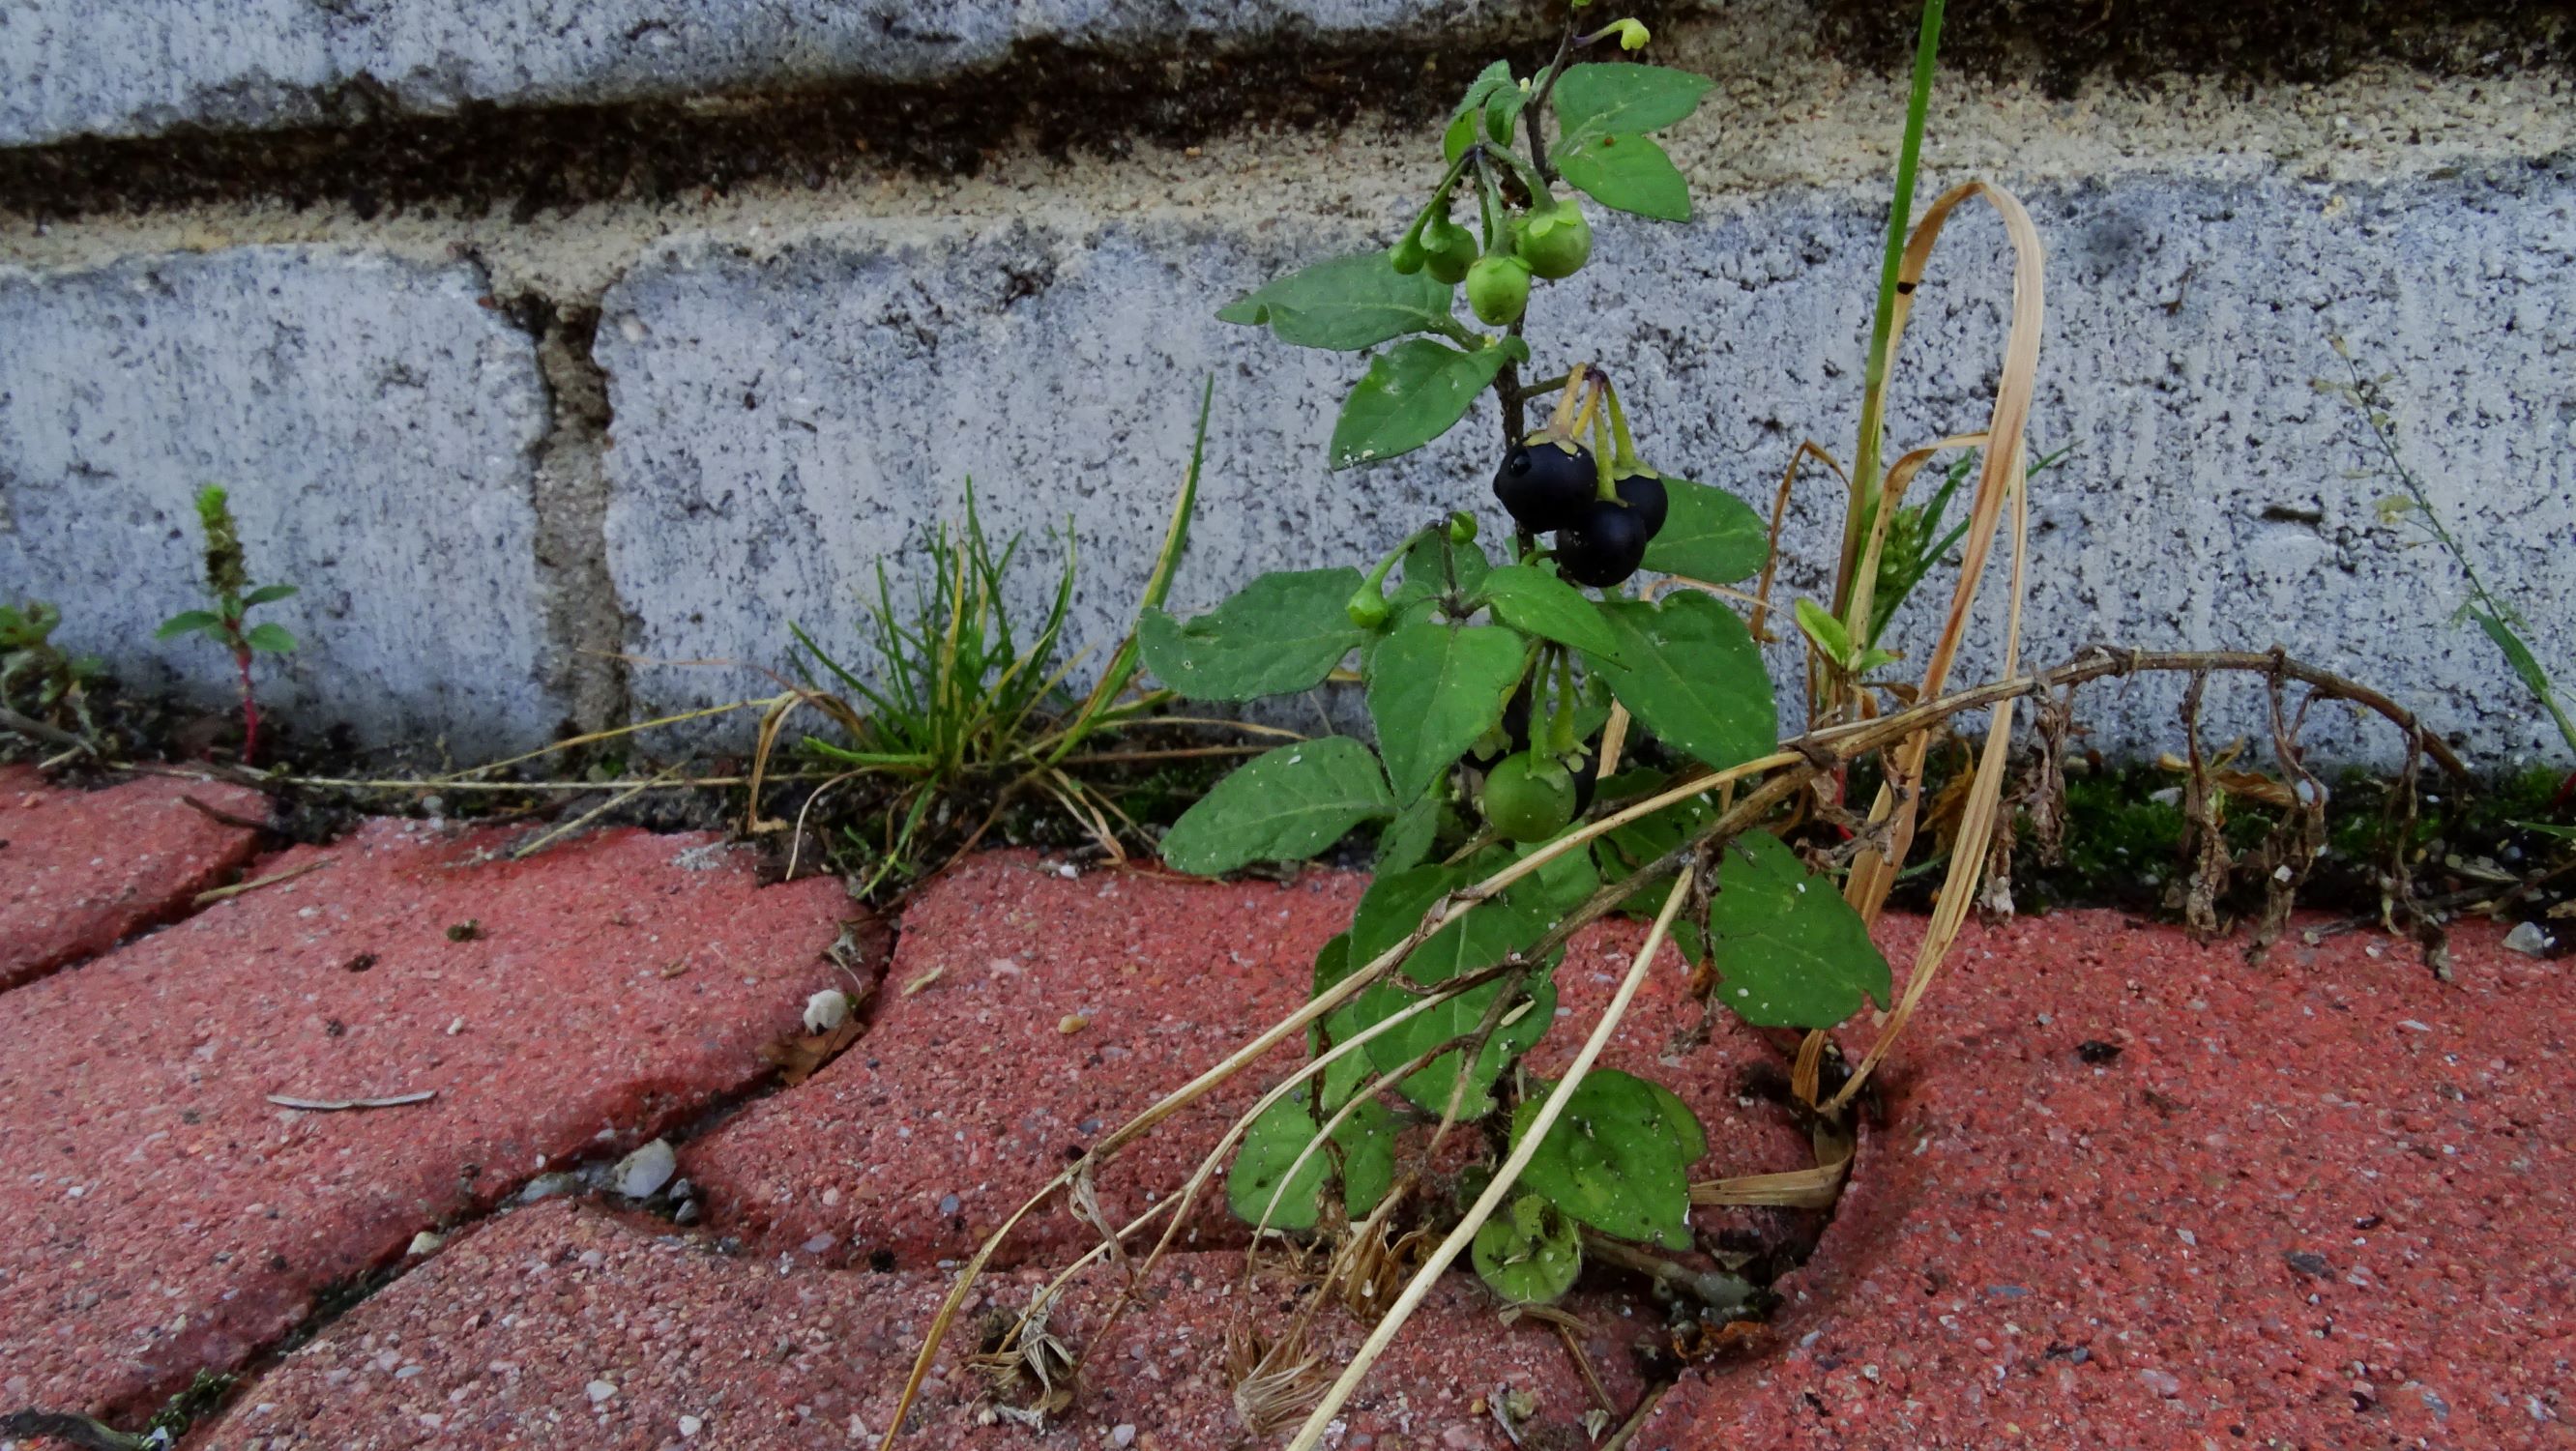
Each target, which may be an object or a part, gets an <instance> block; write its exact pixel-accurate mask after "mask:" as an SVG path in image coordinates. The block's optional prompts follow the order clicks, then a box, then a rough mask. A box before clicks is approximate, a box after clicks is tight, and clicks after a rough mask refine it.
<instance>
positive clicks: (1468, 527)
mask: <svg viewBox="0 0 2576 1451" xmlns="http://www.w3.org/2000/svg"><path fill="white" fill-rule="evenodd" d="M1449 542H1450V543H1452V544H1473V543H1474V542H1476V516H1475V515H1473V514H1470V513H1468V512H1467V511H1466V510H1464V509H1459V510H1456V511H1454V512H1452V513H1451V514H1450V516H1449Z"/></svg>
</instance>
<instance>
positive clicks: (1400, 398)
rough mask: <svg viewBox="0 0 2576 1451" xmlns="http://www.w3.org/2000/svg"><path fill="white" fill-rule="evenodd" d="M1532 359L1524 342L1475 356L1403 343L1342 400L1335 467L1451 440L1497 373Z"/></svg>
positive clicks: (1418, 341) (1442, 346)
mask: <svg viewBox="0 0 2576 1451" xmlns="http://www.w3.org/2000/svg"><path fill="white" fill-rule="evenodd" d="M1528 356H1529V345H1528V344H1526V343H1523V342H1522V341H1521V340H1520V339H1518V338H1505V339H1503V340H1502V341H1501V342H1499V343H1496V344H1494V345H1492V346H1488V347H1479V348H1476V349H1474V350H1472V351H1470V350H1468V349H1464V348H1456V347H1452V346H1450V345H1449V344H1447V343H1444V342H1439V341H1437V340H1434V339H1431V338H1413V339H1409V340H1407V341H1405V342H1400V343H1397V344H1396V345H1395V346H1394V347H1391V348H1389V349H1387V350H1386V351H1385V352H1382V353H1380V354H1378V355H1377V357H1376V358H1375V359H1373V360H1372V361H1371V362H1370V363H1369V370H1368V372H1367V374H1366V375H1364V376H1363V377H1361V379H1360V381H1359V385H1358V386H1357V387H1354V388H1353V389H1351V394H1350V396H1349V397H1348V398H1346V399H1344V400H1342V415H1341V417H1340V418H1338V419H1336V420H1335V421H1334V423H1333V443H1332V449H1331V453H1330V458H1331V462H1332V466H1333V467H1334V468H1337V469H1347V468H1353V467H1356V466H1358V465H1361V464H1375V463H1384V462H1386V461H1387V460H1388V459H1391V458H1394V457H1396V456H1397V455H1399V454H1407V453H1411V452H1412V451H1413V450H1415V449H1417V448H1420V447H1422V446H1423V445H1424V444H1426V443H1429V442H1430V441H1431V440H1433V439H1435V438H1438V437H1439V436H1440V435H1442V434H1444V433H1447V432H1448V431H1449V430H1450V429H1452V428H1454V427H1456V426H1457V423H1458V420H1459V419H1461V418H1464V417H1466V416H1467V410H1468V409H1470V408H1472V407H1474V406H1475V403H1476V399H1477V397H1478V396H1479V395H1481V394H1482V393H1483V392H1484V391H1485V389H1486V388H1488V387H1490V386H1491V385H1492V384H1493V381H1494V375H1495V374H1497V373H1500V372H1501V371H1502V370H1503V369H1504V367H1505V366H1506V365H1508V364H1511V363H1516V362H1520V361H1523V360H1525V359H1527V358H1528Z"/></svg>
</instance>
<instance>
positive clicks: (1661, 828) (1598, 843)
mask: <svg viewBox="0 0 2576 1451" xmlns="http://www.w3.org/2000/svg"><path fill="white" fill-rule="evenodd" d="M1670 784H1672V783H1671V779H1670V778H1669V777H1667V776H1665V775H1664V773H1663V772H1661V771H1654V770H1636V771H1622V772H1620V773H1619V774H1618V775H1616V776H1613V777H1611V778H1610V779H1609V780H1607V781H1604V782H1602V783H1601V785H1600V793H1599V794H1600V799H1602V800H1604V801H1620V800H1625V799H1627V798H1629V797H1637V796H1647V795H1651V794H1653V793H1654V792H1657V791H1661V790H1663V789H1664V788H1665V787H1666V786H1668V785H1670ZM1716 815H1717V809H1716V808H1715V807H1713V806H1711V805H1710V804H1709V802H1708V798H1707V797H1705V796H1688V797H1684V798H1683V799H1681V800H1679V801H1676V802H1674V803H1673V804H1672V805H1670V806H1667V807H1665V808H1663V809H1662V810H1661V811H1657V812H1654V813H1652V814H1650V815H1647V816H1643V817H1640V818H1638V819H1637V820H1635V821H1631V822H1629V823H1628V824H1627V825H1625V826H1621V827H1616V828H1613V829H1612V830H1610V831H1607V832H1605V833H1603V834H1602V835H1601V836H1600V837H1599V838H1597V839H1596V840H1595V842H1594V843H1593V849H1592V855H1593V859H1594V860H1595V861H1596V862H1597V863H1599V865H1600V868H1601V876H1602V879H1603V880H1604V881H1611V882H1624V881H1626V880H1627V879H1628V878H1629V877H1631V876H1633V875H1635V874H1636V872H1637V870H1638V869H1639V868H1641V867H1643V866H1645V865H1646V864H1647V863H1648V862H1651V861H1653V860H1655V859H1656V858H1657V857H1660V856H1662V855H1663V854H1664V853H1666V852H1668V851H1671V850H1672V849H1673V848H1674V847H1677V846H1680V845H1681V844H1682V843H1683V842H1685V841H1688V840H1689V839H1690V837H1691V834H1692V833H1693V832H1696V831H1698V830H1699V829H1700V828H1701V827H1703V826H1706V825H1707V824H1708V823H1709V822H1710V821H1712V820H1714V819H1715V818H1716Z"/></svg>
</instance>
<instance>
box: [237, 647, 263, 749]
mask: <svg viewBox="0 0 2576 1451" xmlns="http://www.w3.org/2000/svg"><path fill="white" fill-rule="evenodd" d="M233 668H234V669H236V670H238V671H240V672H241V697H242V764H243V765H245V766H255V765H257V764H259V697H258V696H256V695H254V694H252V693H251V688H250V648H249V647H248V646H246V645H236V646H234V647H233Z"/></svg>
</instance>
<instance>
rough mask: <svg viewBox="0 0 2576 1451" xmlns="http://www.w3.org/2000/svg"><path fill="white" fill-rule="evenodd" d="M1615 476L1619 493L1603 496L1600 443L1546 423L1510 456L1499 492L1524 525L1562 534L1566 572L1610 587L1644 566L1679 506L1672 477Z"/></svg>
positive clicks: (1559, 560) (1559, 557) (1559, 556)
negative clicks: (1669, 490)
mask: <svg viewBox="0 0 2576 1451" xmlns="http://www.w3.org/2000/svg"><path fill="white" fill-rule="evenodd" d="M1610 482H1611V487H1612V488H1613V489H1615V490H1616V491H1617V493H1618V498H1616V499H1605V498H1602V497H1601V471H1600V465H1599V463H1598V462H1596V461H1595V460H1594V458H1593V456H1592V450H1590V449H1588V448H1585V447H1584V446H1583V445H1582V444H1579V443H1576V442H1574V441H1573V440H1572V439H1568V438H1563V437H1560V436H1558V435H1557V434H1556V433H1554V432H1553V431H1551V430H1548V429H1544V428H1542V429H1540V430H1539V431H1538V432H1536V433H1533V434H1531V435H1530V436H1529V441H1528V442H1526V443H1524V444H1522V445H1521V446H1520V447H1518V448H1516V449H1513V450H1512V451H1511V453H1510V454H1508V455H1506V456H1505V457H1504V459H1503V466H1502V468H1501V469H1499V470H1497V471H1496V472H1495V474H1494V497H1495V498H1497V499H1500V500H1502V501H1503V507H1504V508H1505V509H1508V510H1510V511H1511V516H1512V520H1513V522H1514V523H1517V524H1518V525H1520V527H1522V528H1523V529H1526V530H1528V531H1529V532H1531V533H1532V534H1554V535H1555V536H1556V567H1557V570H1558V572H1559V573H1561V574H1563V575H1564V576H1565V577H1566V578H1567V579H1570V580H1572V581H1574V582H1575V583H1576V584H1583V585H1590V586H1592V587H1593V588H1595V589H1610V588H1612V587H1614V586H1616V585H1620V584H1623V583H1625V582H1626V581H1627V578H1628V576H1630V575H1632V574H1635V573H1636V572H1637V564H1638V561H1640V560H1642V559H1644V558H1645V557H1646V545H1647V544H1648V543H1649V542H1651V541H1652V540H1653V539H1654V537H1655V535H1656V534H1657V533H1658V532H1660V531H1661V530H1662V529H1663V527H1664V514H1665V512H1666V511H1667V510H1668V509H1669V508H1670V507H1671V500H1670V498H1669V497H1668V496H1667V494H1666V493H1665V491H1664V481H1663V480H1662V479H1659V478H1657V477H1655V476H1654V475H1653V474H1650V473H1643V472H1635V473H1626V474H1619V475H1616V476H1614V477H1613V478H1612V479H1611V481H1610Z"/></svg>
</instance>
